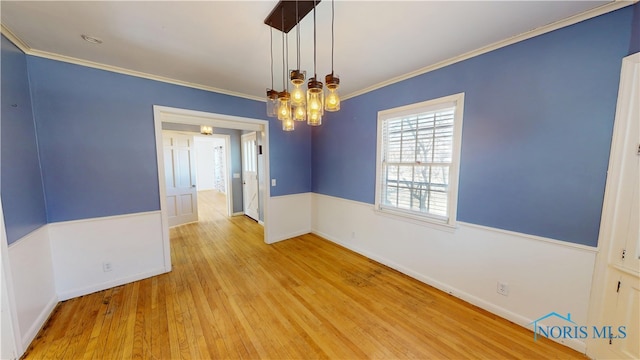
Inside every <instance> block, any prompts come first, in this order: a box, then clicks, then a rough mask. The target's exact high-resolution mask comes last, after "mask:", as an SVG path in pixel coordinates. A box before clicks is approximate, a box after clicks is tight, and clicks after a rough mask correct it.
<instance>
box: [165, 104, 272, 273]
mask: <svg viewBox="0 0 640 360" xmlns="http://www.w3.org/2000/svg"><path fill="white" fill-rule="evenodd" d="M153 122H154V127H155V137H156V159H157V166H158V187H159V189H158V191H159V193H160V213H161V218H162V220H161V221H162V238H163V239H162V240H163V244H164V247H163V250H164V259H165V260H164V263H165V270H166V271H171V245H170V242H169V223H168V216H167V199H166V195H167V194H166V186H167V184H166V183H165V179H164V151H163V150H162V149H163V146H162V123H163V122H171V123H176V124H184V125H198V126H199V125H208V126H212V127H219V128H227V129H236V130H250V131H256V132H258V131H260V132H262V137H263V139H264V144H263V147H262V151H263V154H264V173H265V176H264V179H263V182H264V189H265V191H264V192H263V194H262V198H261V200H262V201H263V204H265V206H264V214H263V215H264V242H265V243H267V244H270V241H269V238H268V234H269V232H268V231H267V228H268V225H269V214H268V209H269V198H270V197H271V189H270V187H269V186H268V185H269V184H268V181H269V179H270V178H271V177H270V172H269V122H268V121H267V120H259V119H251V118H245V117H240V116H231V115H223V114H216V113H209V112H204V111H196V110H189V109H181V108H174V107H168V106H160V105H153ZM228 165H229V168H230V167H231V164H228Z"/></svg>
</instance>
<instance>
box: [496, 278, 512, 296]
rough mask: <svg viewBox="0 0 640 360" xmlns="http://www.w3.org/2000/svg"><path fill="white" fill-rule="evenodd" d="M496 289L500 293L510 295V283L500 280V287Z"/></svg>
mask: <svg viewBox="0 0 640 360" xmlns="http://www.w3.org/2000/svg"><path fill="white" fill-rule="evenodd" d="M496 291H497V292H498V294H500V295H504V296H509V284H507V283H505V282H502V281H498V289H497V290H496Z"/></svg>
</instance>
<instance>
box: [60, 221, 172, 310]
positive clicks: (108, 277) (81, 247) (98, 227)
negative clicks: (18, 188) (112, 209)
mask: <svg viewBox="0 0 640 360" xmlns="http://www.w3.org/2000/svg"><path fill="white" fill-rule="evenodd" d="M49 234H50V238H51V246H52V257H53V267H54V272H55V278H56V291H57V294H58V297H59V298H60V300H66V299H69V298H72V297H76V296H81V295H86V294H89V293H92V292H96V291H100V290H104V289H108V288H110V287H114V286H119V285H122V284H126V283H128V282H131V281H136V280H140V279H143V278H147V277H150V276H154V275H158V274H161V273H164V272H166V270H165V269H167V268H170V267H167V264H165V254H164V251H165V250H164V242H163V234H162V225H161V213H160V211H154V212H145V213H137V214H128V215H120V216H111V217H103V218H93V219H86V220H78V221H68V222H60V223H52V224H49ZM104 263H110V264H111V270H109V271H104V267H103V266H104ZM169 265H170V264H169Z"/></svg>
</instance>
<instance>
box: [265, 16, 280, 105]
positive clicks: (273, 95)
mask: <svg viewBox="0 0 640 360" xmlns="http://www.w3.org/2000/svg"><path fill="white" fill-rule="evenodd" d="M269 35H270V40H271V41H270V43H271V89H267V116H269V117H276V116H277V110H278V109H277V108H278V92H277V91H275V90H273V28H270V34H269Z"/></svg>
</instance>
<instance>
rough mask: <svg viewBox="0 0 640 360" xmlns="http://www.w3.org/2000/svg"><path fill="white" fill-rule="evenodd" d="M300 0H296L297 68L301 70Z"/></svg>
mask: <svg viewBox="0 0 640 360" xmlns="http://www.w3.org/2000/svg"><path fill="white" fill-rule="evenodd" d="M298 16H299V15H298V0H296V48H297V49H298V50H297V58H298V61H297V65H298V67H296V70H300V18H299V17H298Z"/></svg>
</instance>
